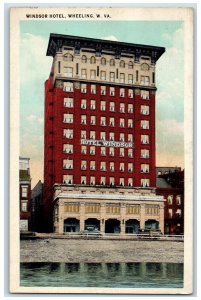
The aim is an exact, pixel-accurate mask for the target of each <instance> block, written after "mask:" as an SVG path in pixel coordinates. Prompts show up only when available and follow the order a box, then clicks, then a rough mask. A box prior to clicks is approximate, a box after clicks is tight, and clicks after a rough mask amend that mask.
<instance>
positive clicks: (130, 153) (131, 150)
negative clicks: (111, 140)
mask: <svg viewBox="0 0 201 300" xmlns="http://www.w3.org/2000/svg"><path fill="white" fill-rule="evenodd" d="M128 157H133V149H128Z"/></svg>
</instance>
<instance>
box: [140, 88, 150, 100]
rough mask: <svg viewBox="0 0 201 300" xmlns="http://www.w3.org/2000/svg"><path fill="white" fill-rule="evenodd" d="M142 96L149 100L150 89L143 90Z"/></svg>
mask: <svg viewBox="0 0 201 300" xmlns="http://www.w3.org/2000/svg"><path fill="white" fill-rule="evenodd" d="M141 98H142V99H144V100H149V91H145V90H141Z"/></svg>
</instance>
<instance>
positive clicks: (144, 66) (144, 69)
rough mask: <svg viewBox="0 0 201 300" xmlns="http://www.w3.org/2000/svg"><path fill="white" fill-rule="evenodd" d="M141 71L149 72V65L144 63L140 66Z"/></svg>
mask: <svg viewBox="0 0 201 300" xmlns="http://www.w3.org/2000/svg"><path fill="white" fill-rule="evenodd" d="M141 70H142V71H149V65H148V64H145V63H143V64H141Z"/></svg>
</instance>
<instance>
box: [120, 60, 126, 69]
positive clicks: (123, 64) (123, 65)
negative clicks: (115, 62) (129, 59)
mask: <svg viewBox="0 0 201 300" xmlns="http://www.w3.org/2000/svg"><path fill="white" fill-rule="evenodd" d="M119 66H120V67H121V68H125V61H124V60H120V63H119Z"/></svg>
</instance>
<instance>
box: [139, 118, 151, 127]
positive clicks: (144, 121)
mask: <svg viewBox="0 0 201 300" xmlns="http://www.w3.org/2000/svg"><path fill="white" fill-rule="evenodd" d="M140 126H141V129H149V121H148V120H141V122H140Z"/></svg>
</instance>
